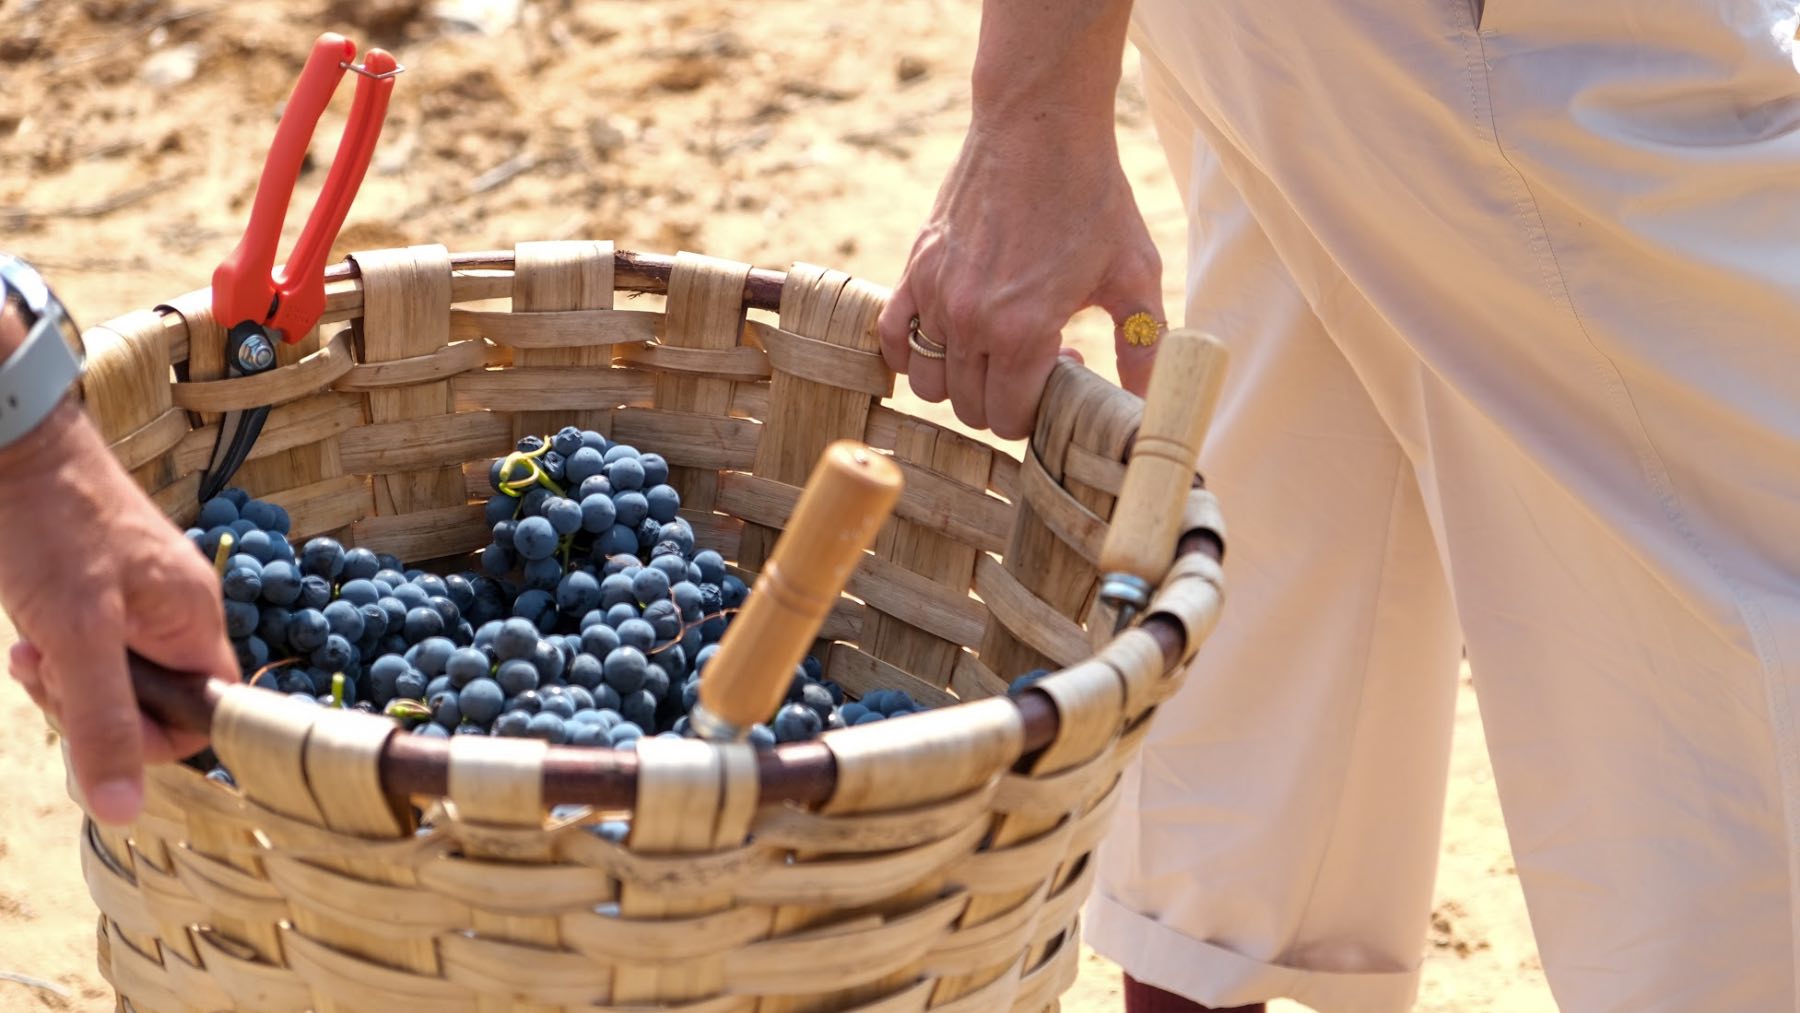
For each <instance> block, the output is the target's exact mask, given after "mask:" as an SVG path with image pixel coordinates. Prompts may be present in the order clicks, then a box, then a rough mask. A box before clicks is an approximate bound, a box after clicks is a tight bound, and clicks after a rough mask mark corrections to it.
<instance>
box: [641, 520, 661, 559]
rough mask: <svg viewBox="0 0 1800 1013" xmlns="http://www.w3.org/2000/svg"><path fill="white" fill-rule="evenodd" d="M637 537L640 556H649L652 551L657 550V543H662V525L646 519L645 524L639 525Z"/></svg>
mask: <svg viewBox="0 0 1800 1013" xmlns="http://www.w3.org/2000/svg"><path fill="white" fill-rule="evenodd" d="M637 537H638V549H637V550H638V554H639V555H640V556H642V555H648V554H649V553H650V552H651V550H653V549H655V548H656V543H657V542H660V541H662V525H660V524H658V523H656V521H654V520H652V519H650V518H649V517H646V518H644V523H642V524H640V525H638V533H637Z"/></svg>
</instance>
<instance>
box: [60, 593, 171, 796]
mask: <svg viewBox="0 0 1800 1013" xmlns="http://www.w3.org/2000/svg"><path fill="white" fill-rule="evenodd" d="M123 629H124V603H123V602H122V600H121V597H120V594H119V591H118V589H117V588H113V589H111V590H110V591H108V592H106V593H103V594H100V595H98V596H97V597H96V598H94V599H93V600H91V601H90V602H88V603H86V604H85V606H84V607H76V608H71V609H69V610H67V611H65V612H64V613H63V620H62V621H61V622H58V623H55V624H54V625H52V626H48V627H46V628H44V629H43V630H41V631H37V635H36V638H35V642H36V643H37V645H38V648H39V649H40V650H41V651H42V653H43V661H42V670H43V672H44V674H45V677H46V678H47V680H48V681H51V682H54V683H55V684H56V685H57V686H59V687H60V689H61V692H60V693H59V694H58V697H59V698H60V705H61V707H60V714H59V715H58V716H59V717H60V719H61V722H62V732H63V735H64V737H66V738H67V739H68V743H69V765H70V766H71V768H73V773H74V775H75V783H76V785H77V786H78V787H79V788H80V790H81V795H82V798H83V799H85V800H86V804H87V809H88V811H89V812H91V813H93V815H94V817H95V818H96V819H98V820H100V821H101V822H103V823H110V824H114V825H121V824H125V823H130V822H131V821H132V820H133V819H135V818H136V817H137V814H138V809H139V807H140V806H141V805H142V804H143V800H144V786H143V734H142V730H141V729H140V728H139V719H138V708H137V698H136V696H135V695H134V694H133V693H132V691H131V682H130V680H129V679H128V678H127V677H126V671H125V643H124V640H123V638H122V636H121V631H122V630H123Z"/></svg>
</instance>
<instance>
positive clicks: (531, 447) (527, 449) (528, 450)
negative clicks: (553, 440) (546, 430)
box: [513, 434, 545, 454]
mask: <svg viewBox="0 0 1800 1013" xmlns="http://www.w3.org/2000/svg"><path fill="white" fill-rule="evenodd" d="M544 443H545V440H544V438H543V437H542V436H536V435H529V434H528V435H525V436H521V437H519V442H518V443H517V444H515V445H514V447H513V449H514V450H517V451H518V452H519V453H521V454H535V453H537V452H538V451H540V450H542V449H544Z"/></svg>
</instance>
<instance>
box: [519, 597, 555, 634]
mask: <svg viewBox="0 0 1800 1013" xmlns="http://www.w3.org/2000/svg"><path fill="white" fill-rule="evenodd" d="M513 618H515V619H523V620H525V621H526V622H528V623H530V624H531V627H532V629H534V630H536V631H538V632H540V633H548V632H550V629H551V628H552V627H553V626H555V625H556V599H555V598H554V597H553V596H552V595H551V594H550V592H548V591H544V590H541V589H538V588H533V589H531V590H529V591H526V592H525V593H524V594H521V595H519V599H518V600H517V601H515V602H513ZM534 639H535V638H534Z"/></svg>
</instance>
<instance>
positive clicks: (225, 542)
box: [213, 531, 237, 577]
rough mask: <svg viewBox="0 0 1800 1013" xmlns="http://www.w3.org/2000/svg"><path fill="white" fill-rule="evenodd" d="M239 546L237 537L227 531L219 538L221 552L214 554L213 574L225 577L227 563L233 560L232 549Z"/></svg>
mask: <svg viewBox="0 0 1800 1013" xmlns="http://www.w3.org/2000/svg"><path fill="white" fill-rule="evenodd" d="M236 544H237V536H235V535H233V534H232V533H231V532H229V531H227V532H225V533H224V534H222V535H220V536H219V551H217V552H215V553H213V572H214V573H217V574H218V575H219V576H220V577H224V576H225V563H226V561H227V560H229V559H230V558H231V547H232V546H234V545H236Z"/></svg>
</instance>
